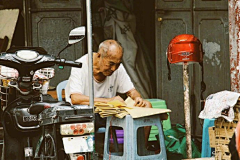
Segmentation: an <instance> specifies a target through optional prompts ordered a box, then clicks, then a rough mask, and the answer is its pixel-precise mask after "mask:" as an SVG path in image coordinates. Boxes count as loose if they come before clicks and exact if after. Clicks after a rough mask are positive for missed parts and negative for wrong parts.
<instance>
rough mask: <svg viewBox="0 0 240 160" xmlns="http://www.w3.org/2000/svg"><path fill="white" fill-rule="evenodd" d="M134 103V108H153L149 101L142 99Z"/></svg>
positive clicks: (138, 98)
mask: <svg viewBox="0 0 240 160" xmlns="http://www.w3.org/2000/svg"><path fill="white" fill-rule="evenodd" d="M134 101H135V103H134V106H137V107H145V108H152V105H151V103H150V102H149V101H146V100H143V99H142V98H141V97H136V98H135V100H134Z"/></svg>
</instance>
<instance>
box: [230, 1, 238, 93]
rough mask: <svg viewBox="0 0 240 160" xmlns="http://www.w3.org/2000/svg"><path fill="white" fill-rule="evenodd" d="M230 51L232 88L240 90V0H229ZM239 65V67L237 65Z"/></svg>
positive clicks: (236, 90) (235, 90)
mask: <svg viewBox="0 0 240 160" xmlns="http://www.w3.org/2000/svg"><path fill="white" fill-rule="evenodd" d="M228 13H229V14H228V15H229V53H230V67H231V68H230V69H231V90H232V91H234V92H240V87H239V82H240V75H239V70H238V69H237V68H240V67H239V56H240V27H239V26H240V1H236V0H229V3H228ZM237 66H238V67H237Z"/></svg>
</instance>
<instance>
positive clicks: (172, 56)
mask: <svg viewBox="0 0 240 160" xmlns="http://www.w3.org/2000/svg"><path fill="white" fill-rule="evenodd" d="M167 57H168V61H169V62H170V63H187V62H202V60H203V49H202V44H201V42H200V41H199V39H197V38H196V37H195V36H194V35H191V34H181V35H178V36H176V37H174V38H173V39H172V40H171V41H170V43H169V45H168V50H167Z"/></svg>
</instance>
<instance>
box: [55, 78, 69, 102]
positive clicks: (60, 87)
mask: <svg viewBox="0 0 240 160" xmlns="http://www.w3.org/2000/svg"><path fill="white" fill-rule="evenodd" d="M67 82H68V80H64V81H62V82H60V83H59V84H58V85H57V89H56V90H57V98H58V101H62V90H63V89H65V87H66V85H67Z"/></svg>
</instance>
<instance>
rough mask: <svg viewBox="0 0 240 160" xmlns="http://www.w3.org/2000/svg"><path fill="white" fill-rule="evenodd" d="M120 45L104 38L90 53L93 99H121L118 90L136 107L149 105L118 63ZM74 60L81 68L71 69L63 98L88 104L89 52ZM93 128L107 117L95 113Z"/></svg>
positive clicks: (98, 125) (102, 123)
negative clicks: (91, 55) (91, 57)
mask: <svg viewBox="0 0 240 160" xmlns="http://www.w3.org/2000/svg"><path fill="white" fill-rule="evenodd" d="M122 56H123V48H122V46H121V44H120V43H119V42H117V41H115V40H105V41H104V42H102V43H101V44H100V45H99V50H98V52H96V53H93V77H94V82H93V83H94V102H105V103H106V102H109V101H112V100H119V101H122V102H124V100H123V99H122V98H121V97H120V96H117V93H121V94H126V95H127V96H129V97H131V98H132V99H133V100H134V101H135V106H139V107H152V105H151V103H150V102H149V101H146V100H143V99H142V97H141V95H140V93H139V92H138V91H137V90H136V89H135V88H134V86H133V83H132V82H131V79H130V77H129V76H128V74H127V72H126V70H125V68H124V67H123V65H122V64H121V60H122ZM77 62H81V63H82V68H72V71H71V75H70V77H69V81H68V84H67V86H66V88H65V98H66V101H68V102H71V103H72V104H87V105H89V86H88V83H89V81H88V54H86V55H84V56H83V57H81V58H80V59H78V60H77ZM95 122H96V129H98V128H99V127H102V126H105V125H106V119H105V118H100V117H99V115H98V114H97V115H96V116H95ZM144 130H145V131H144V132H145V145H147V139H148V136H149V133H150V127H145V129H144Z"/></svg>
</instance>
